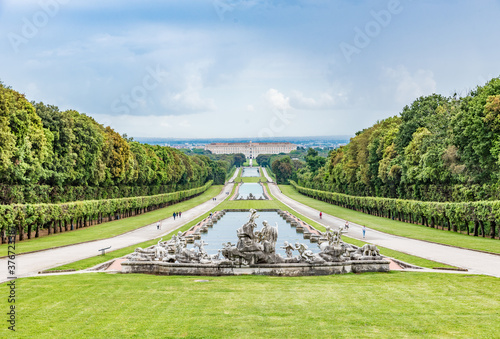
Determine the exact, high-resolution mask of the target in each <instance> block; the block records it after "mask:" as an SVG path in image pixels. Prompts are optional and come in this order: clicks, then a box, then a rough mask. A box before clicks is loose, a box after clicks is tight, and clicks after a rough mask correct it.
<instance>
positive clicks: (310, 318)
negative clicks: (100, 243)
mask: <svg viewBox="0 0 500 339" xmlns="http://www.w3.org/2000/svg"><path fill="white" fill-rule="evenodd" d="M198 279H203V280H205V279H206V280H209V282H196V280H198ZM499 288H500V279H497V278H493V277H487V276H471V275H449V274H436V273H408V272H406V273H403V272H393V273H365V274H346V275H337V276H318V277H297V278H283V277H263V276H240V277H237V276H233V277H208V278H206V277H189V276H187V277H186V276H182V277H180V276H170V277H169V276H150V275H135V274H134V275H132V274H131V275H116V274H115V275H111V274H104V273H97V274H82V275H76V276H75V275H71V276H50V277H33V278H24V279H19V280H18V281H17V293H18V295H17V311H18V314H17V315H18V318H17V328H16V329H17V331H16V337H19V338H34V337H36V338H94V337H99V338H128V337H134V338H166V337H191V338H192V337H197V338H200V337H204V338H206V337H224V338H226V337H232V338H286V337H294V338H401V337H412V338H423V337H425V338H470V337H475V338H494V337H498V333H500V322H499V321H498V319H499V316H500V311H499V310H500V297H499V295H498V293H497V292H498V289H499ZM82 292H83V293H82ZM0 293H1V295H7V294H8V286H7V285H6V284H2V285H1V286H0ZM0 304H1V309H2V310H7V307H8V305H7V298H2V300H1V301H0ZM8 332H9V333H8ZM0 337H4V338H8V337H13V336H12V333H11V332H10V331H8V330H7V326H6V325H4V326H1V327H0Z"/></svg>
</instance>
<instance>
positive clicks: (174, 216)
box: [172, 212, 175, 220]
mask: <svg viewBox="0 0 500 339" xmlns="http://www.w3.org/2000/svg"><path fill="white" fill-rule="evenodd" d="M172 216H173V217H174V220H175V212H174V213H173V214H172Z"/></svg>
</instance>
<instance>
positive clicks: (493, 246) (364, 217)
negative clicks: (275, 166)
mask: <svg viewBox="0 0 500 339" xmlns="http://www.w3.org/2000/svg"><path fill="white" fill-rule="evenodd" d="M279 187H280V189H281V191H282V192H283V194H286V195H287V196H289V197H290V198H292V199H294V200H296V201H298V202H301V203H303V204H305V205H307V206H310V207H312V208H315V209H317V210H318V211H323V212H325V213H328V214H331V215H334V216H336V217H339V218H341V219H346V220H349V221H351V222H354V223H356V224H360V225H365V226H366V227H369V228H373V229H375V230H379V231H382V232H386V233H390V234H395V235H399V236H403V237H408V238H413V239H419V240H426V241H432V242H436V243H440V244H445V245H451V246H458V247H463V248H469V249H474V250H480V251H487V252H492V253H499V254H500V241H498V240H495V239H488V238H477V237H472V236H468V235H465V234H459V233H454V232H448V231H443V230H438V229H434V228H429V227H425V226H421V225H414V224H409V223H405V222H401V221H395V220H391V219H387V218H381V217H376V216H373V215H369V214H365V213H362V212H357V211H353V210H350V209H347V208H342V207H338V206H335V205H331V204H328V203H326V202H323V201H319V200H316V199H313V198H309V197H306V196H305V195H302V194H300V193H298V192H297V191H295V189H294V188H293V187H292V186H288V185H280V186H279Z"/></svg>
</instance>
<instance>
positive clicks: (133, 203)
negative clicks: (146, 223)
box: [0, 181, 212, 244]
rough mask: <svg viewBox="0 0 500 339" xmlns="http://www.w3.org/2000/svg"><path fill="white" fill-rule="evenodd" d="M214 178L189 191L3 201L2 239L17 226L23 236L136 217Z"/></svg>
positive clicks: (0, 217) (203, 188)
mask: <svg viewBox="0 0 500 339" xmlns="http://www.w3.org/2000/svg"><path fill="white" fill-rule="evenodd" d="M211 185H212V181H209V182H207V183H206V184H205V185H203V186H200V187H196V188H192V189H189V190H185V191H177V192H172V193H165V194H159V195H150V196H144V197H128V198H119V199H101V200H85V201H72V202H67V203H61V204H12V205H0V240H1V243H2V244H4V243H6V242H7V234H6V233H7V230H8V228H10V227H12V226H14V227H15V229H16V234H17V235H18V237H19V240H20V241H22V240H24V239H25V236H26V237H27V238H28V239H31V238H32V233H33V232H35V234H34V236H35V238H38V237H39V236H40V232H41V231H43V230H44V229H46V230H47V231H48V234H56V233H60V232H67V231H72V230H74V229H79V228H83V227H88V226H92V225H96V224H100V223H103V222H107V221H112V220H117V219H121V218H126V217H132V216H135V215H139V214H142V213H146V212H149V211H153V210H155V209H158V208H163V207H166V206H168V205H172V204H174V203H177V202H180V201H183V200H186V199H189V198H192V197H194V196H196V195H199V194H201V193H203V192H205V191H206V190H207V189H208V188H209V187H210V186H211Z"/></svg>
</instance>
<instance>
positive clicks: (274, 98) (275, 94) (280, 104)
mask: <svg viewBox="0 0 500 339" xmlns="http://www.w3.org/2000/svg"><path fill="white" fill-rule="evenodd" d="M264 97H265V98H266V100H267V102H268V103H269V104H270V105H271V107H272V108H274V109H277V110H280V111H284V110H287V109H290V108H291V106H290V98H289V97H285V95H284V94H283V93H280V92H279V91H277V90H275V89H274V88H271V89H269V90H268V91H267V92H266V94H265V95H264Z"/></svg>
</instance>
